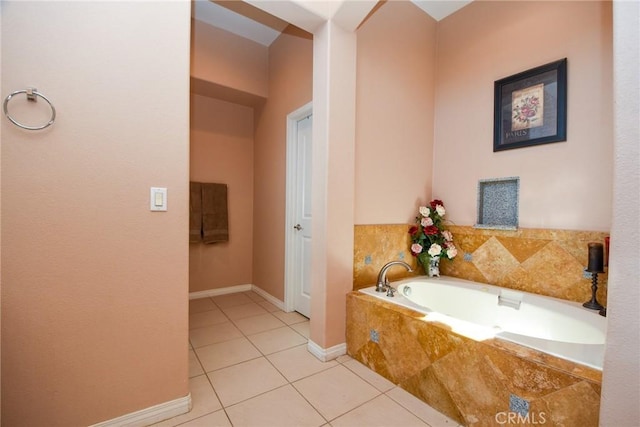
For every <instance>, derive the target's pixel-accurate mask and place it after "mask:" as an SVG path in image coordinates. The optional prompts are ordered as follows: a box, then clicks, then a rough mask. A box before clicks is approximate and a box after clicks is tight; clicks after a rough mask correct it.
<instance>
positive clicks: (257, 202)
mask: <svg viewBox="0 0 640 427" xmlns="http://www.w3.org/2000/svg"><path fill="white" fill-rule="evenodd" d="M312 51H313V41H312V40H311V39H310V38H303V37H298V36H294V35H289V34H282V35H281V36H280V37H279V38H278V39H276V41H274V42H273V43H272V44H271V46H270V47H269V94H270V95H269V98H268V100H267V101H266V103H265V105H264V106H263V107H262V108H258V109H256V116H255V117H256V118H255V121H256V122H255V146H254V201H253V231H254V232H253V284H254V285H256V286H258V287H260V288H261V289H263V290H265V291H266V292H268V293H269V294H271V295H273V296H274V297H276V298H278V299H279V300H284V234H285V230H284V223H285V203H286V198H285V173H286V117H287V114H289V113H291V112H293V111H294V110H296V109H298V108H299V107H302V106H303V105H305V104H307V103H308V102H310V101H311V96H312V93H311V92H312V86H311V84H312V79H313V73H312V54H313V52H312Z"/></svg>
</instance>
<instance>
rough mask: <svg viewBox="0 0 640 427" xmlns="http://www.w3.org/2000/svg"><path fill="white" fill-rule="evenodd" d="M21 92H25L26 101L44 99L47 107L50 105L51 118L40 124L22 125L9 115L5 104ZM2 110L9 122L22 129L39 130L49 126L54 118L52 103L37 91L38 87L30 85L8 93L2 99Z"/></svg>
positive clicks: (54, 110) (54, 112)
mask: <svg viewBox="0 0 640 427" xmlns="http://www.w3.org/2000/svg"><path fill="white" fill-rule="evenodd" d="M21 93H26V94H27V101H31V102H36V101H38V97H40V98H42V99H44V100H45V101H47V104H49V107H51V118H50V119H49V121H48V122H47V123H45V124H44V125H42V126H27V125H23V124H22V123H20V122H18V121H17V120H16V119H14V118H13V117H11V116H10V115H9V110H8V108H7V106H8V105H9V101H11V98H13V97H14V96H16V95H19V94H21ZM2 110H3V111H4V115H5V116H7V119H9V120H10V121H11V123H13V124H14V125H16V126H18V127H20V128H22V129H26V130H41V129H44V128H46V127H49V126H51V125H52V124H53V122H54V121H55V120H56V109H55V107H54V106H53V104H52V103H51V101H49V100H48V99H47V97H46V96H44V95H43V94H41V93H40V92H38V89H36V88H33V87H30V88H27V89H23V90H17V91H15V92H13V93H11V94H9V96H7V97H6V98H5V99H4V103H3V104H2Z"/></svg>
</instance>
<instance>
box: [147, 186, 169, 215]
mask: <svg viewBox="0 0 640 427" xmlns="http://www.w3.org/2000/svg"><path fill="white" fill-rule="evenodd" d="M149 209H150V210H151V211H154V212H163V211H166V210H167V189H166V188H164V187H151V192H150V194H149Z"/></svg>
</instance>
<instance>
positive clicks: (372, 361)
mask: <svg viewBox="0 0 640 427" xmlns="http://www.w3.org/2000/svg"><path fill="white" fill-rule="evenodd" d="M423 317H424V315H423V314H421V313H418V312H416V311H413V310H410V309H407V308H404V307H401V306H396V305H393V304H390V303H387V302H385V301H382V300H380V299H377V298H374V297H372V296H369V295H365V294H363V293H360V292H357V291H354V292H351V293H349V294H348V295H347V352H348V354H349V355H350V356H351V357H353V358H355V359H357V360H359V361H360V362H361V363H363V364H365V365H366V366H369V367H370V368H371V369H372V370H374V371H376V372H377V373H379V374H381V375H382V376H384V377H386V378H387V379H389V380H390V381H392V382H393V383H395V384H397V385H398V386H400V387H401V388H403V389H405V390H407V391H408V392H410V393H411V394H413V395H415V396H417V397H418V398H420V399H422V400H423V401H425V402H426V403H428V404H429V405H431V406H432V407H434V408H436V409H437V410H439V411H440V412H442V413H443V414H445V415H447V416H449V417H450V418H452V419H454V420H456V421H458V422H460V423H462V424H464V425H469V426H491V425H504V424H505V422H507V421H508V420H509V419H511V420H515V421H519V422H520V424H526V423H529V424H544V425H547V426H556V425H557V426H560V425H562V426H569V425H575V426H578V425H579V426H584V427H587V426H594V427H596V426H597V425H598V416H599V405H600V389H601V381H602V372H601V371H599V370H597V369H593V368H590V367H587V366H583V365H579V364H576V363H573V362H570V361H567V360H564V359H560V358H557V357H555V356H551V355H548V354H546V353H542V352H539V351H537V350H533V349H530V348H527V347H523V346H520V345H517V344H513V343H510V342H506V341H503V340H500V339H496V338H492V339H488V340H484V341H475V340H473V339H470V338H467V337H464V336H462V335H459V334H456V333H454V332H452V331H451V330H450V328H449V327H448V326H446V325H443V324H439V323H434V322H425V321H423V320H422V318H423ZM509 417H511V418H509Z"/></svg>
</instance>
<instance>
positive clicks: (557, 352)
mask: <svg viewBox="0 0 640 427" xmlns="http://www.w3.org/2000/svg"><path fill="white" fill-rule="evenodd" d="M440 280H446V281H451V282H454V283H455V284H456V285H461V286H463V287H477V286H482V287H489V288H490V289H493V290H496V291H497V290H500V289H507V290H512V289H510V288H504V287H500V286H495V285H489V284H486V283H480V282H473V281H470V280H465V279H460V278H457V277H451V276H444V275H443V276H441V278H432V277H427V276H413V277H408V278H404V279H401V280H398V281H395V282H392V283H391V286H393V287H394V288H396V289H397V288H398V287H400V286H401V285H403V284H406V283H410V282H415V281H419V282H427V283H428V282H436V281H440ZM353 292H354V293H356V294H357V293H360V294H364V295H369V296H372V297H374V298H375V299H377V300H380V301H382V302H385V303H387V304H391V305H393V306H396V307H397V306H400V307H404V308H407V309H409V310H412V311H415V312H418V313H420V314H423V315H424V316H425V317H427V318H428V316H429V314H430V313H434V310H431V309H429V308H428V307H423V306H421V305H418V304H416V303H414V302H412V301H410V300H408V299H407V298H405V297H404V296H403V295H402V294H401V293H400V292H397V293H396V294H395V296H393V297H387V296H386V294H385V293H382V292H376V291H375V286H369V287H365V288H361V289H357V290H355V291H353ZM518 292H522V293H524V294H530V295H532V296H535V297H542V298H546V299H550V300H555V301H557V302H560V303H563V304H566V305H568V306H571V307H576V308H578V307H579V308H580V309H582V310H588V309H586V308H584V307H582V306H581V305H580V304H579V303H576V302H573V301H567V300H562V299H559V298H554V297H550V296H546V295H538V294H533V293H531V292H526V291H519V290H518ZM588 311H592V310H588ZM595 314H597V313H595ZM439 315H440V316H441V317H444V318H447V317H449V316H446V315H443V314H440V313H439ZM445 320H446V319H445ZM455 320H456V321H457V322H465V323H469V324H472V323H471V322H468V321H465V320H461V319H455ZM476 326H478V327H479V328H480V327H482V328H486V329H487V330H488V329H490V328H488V327H484V326H479V325H476ZM460 335H463V336H465V337H466V338H468V339H472V340H475V341H479V342H480V341H483V340H479V339H477V338H475V337H473V336H467V335H465V334H460ZM493 338H495V339H498V340H501V341H506V342H509V343H512V344H516V345H519V346H523V347H526V348H528V349H532V350H534V351H538V352H540V353H543V354H548V355H550V356H553V357H557V358H560V359H562V360H565V361H568V362H571V363H576V364H578V365H581V366H585V367H587V368H591V369H594V370H596V371H598V372H600V373H601V372H602V369H603V362H604V351H605V344H604V343H603V344H579V343H565V342H561V341H551V340H546V339H541V338H536V337H529V336H526V335H519V334H515V333H512V332H505V331H501V332H499V333H496V334H494V335H493ZM605 340H606V335H605ZM605 342H606V341H605Z"/></svg>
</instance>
